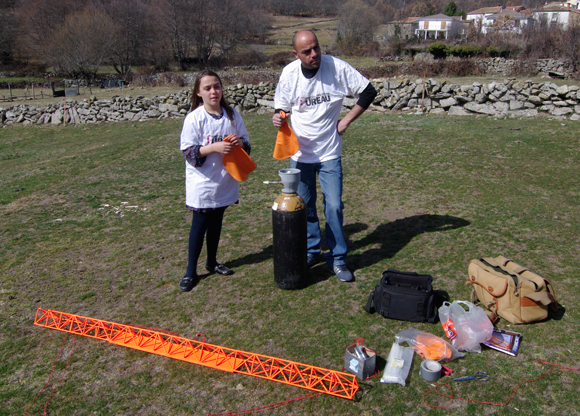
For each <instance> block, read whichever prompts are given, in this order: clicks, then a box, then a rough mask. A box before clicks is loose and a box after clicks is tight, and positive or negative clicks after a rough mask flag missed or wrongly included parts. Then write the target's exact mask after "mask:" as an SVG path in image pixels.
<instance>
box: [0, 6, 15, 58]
mask: <svg viewBox="0 0 580 416" xmlns="http://www.w3.org/2000/svg"><path fill="white" fill-rule="evenodd" d="M17 25H18V23H17V20H16V17H15V16H14V12H13V11H12V10H9V9H8V8H0V65H9V64H11V63H12V61H13V60H14V53H15V48H14V46H15V41H16V31H17Z"/></svg>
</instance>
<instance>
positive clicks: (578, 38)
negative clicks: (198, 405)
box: [562, 20, 580, 72]
mask: <svg viewBox="0 0 580 416" xmlns="http://www.w3.org/2000/svg"><path fill="white" fill-rule="evenodd" d="M562 49H563V53H564V56H565V57H566V59H568V60H570V63H571V64H572V72H576V71H578V70H579V69H580V22H578V21H574V20H573V21H572V22H571V23H570V25H569V26H568V29H566V31H565V32H564V36H563V42H562Z"/></svg>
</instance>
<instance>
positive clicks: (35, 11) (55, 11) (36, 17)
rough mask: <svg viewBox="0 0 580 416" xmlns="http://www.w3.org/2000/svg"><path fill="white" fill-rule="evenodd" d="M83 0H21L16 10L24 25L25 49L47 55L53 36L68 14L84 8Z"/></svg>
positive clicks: (39, 54) (35, 53)
mask: <svg viewBox="0 0 580 416" xmlns="http://www.w3.org/2000/svg"><path fill="white" fill-rule="evenodd" d="M84 5H85V1H83V0H78V1H75V0H21V2H20V5H19V7H18V8H17V10H16V13H17V15H18V16H19V19H20V25H21V27H22V33H23V39H22V43H23V44H24V47H25V49H26V50H27V51H28V52H29V53H31V54H32V55H34V56H39V57H45V52H46V50H47V48H49V47H50V42H51V38H52V36H53V35H54V34H55V33H56V32H57V31H58V30H59V29H60V28H61V27H62V25H63V24H64V21H65V18H66V16H67V15H68V14H70V13H74V12H76V11H80V10H82V8H83V7H84Z"/></svg>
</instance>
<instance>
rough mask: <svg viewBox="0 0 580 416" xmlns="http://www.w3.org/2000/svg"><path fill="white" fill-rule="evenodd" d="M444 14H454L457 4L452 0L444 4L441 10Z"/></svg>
mask: <svg viewBox="0 0 580 416" xmlns="http://www.w3.org/2000/svg"><path fill="white" fill-rule="evenodd" d="M443 13H444V14H445V15H446V16H456V13H457V5H456V4H455V2H454V1H453V0H450V1H449V3H447V6H445V11H444V12H443Z"/></svg>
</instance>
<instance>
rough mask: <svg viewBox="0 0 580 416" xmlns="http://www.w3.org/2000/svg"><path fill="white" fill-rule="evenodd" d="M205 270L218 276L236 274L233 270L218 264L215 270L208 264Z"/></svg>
mask: <svg viewBox="0 0 580 416" xmlns="http://www.w3.org/2000/svg"><path fill="white" fill-rule="evenodd" d="M205 268H206V269H207V271H208V272H210V273H217V274H221V275H222V276H229V275H231V274H234V272H233V271H232V270H230V269H228V268H227V267H226V266H224V265H223V264H216V265H215V267H213V268H212V267H210V266H208V265H207V264H206V265H205Z"/></svg>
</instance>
